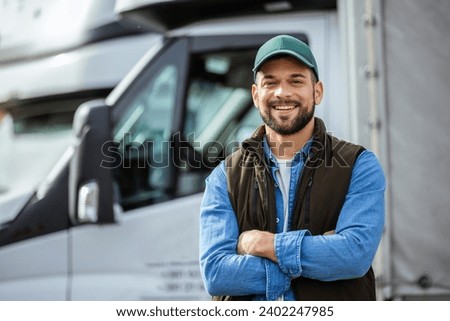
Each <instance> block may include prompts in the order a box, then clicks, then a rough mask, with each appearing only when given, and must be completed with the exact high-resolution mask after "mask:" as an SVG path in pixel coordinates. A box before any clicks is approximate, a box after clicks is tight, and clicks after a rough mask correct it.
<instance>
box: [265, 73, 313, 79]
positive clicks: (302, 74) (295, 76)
mask: <svg viewBox="0 0 450 321" xmlns="http://www.w3.org/2000/svg"><path fill="white" fill-rule="evenodd" d="M289 77H290V78H298V77H300V78H307V76H306V75H305V74H304V73H296V74H291V75H289ZM275 78H276V77H275V76H274V75H270V74H269V75H264V74H263V75H262V79H275Z"/></svg>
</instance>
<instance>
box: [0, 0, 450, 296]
mask: <svg viewBox="0 0 450 321" xmlns="http://www.w3.org/2000/svg"><path fill="white" fill-rule="evenodd" d="M449 30H450V1H448V0H436V1H432V2H430V1H426V0H397V1H387V0H364V1H358V0H348V1H345V0H338V1H331V0H320V1H308V0H303V1H293V0H289V1H276V0H275V1H271V0H267V1H256V0H242V1H223V0H214V1H202V0H197V1H195V0H172V1H152V0H134V1H133V0H117V1H114V0H96V1H91V0H58V1H56V0H0V299H3V300H27V299H35V300H45V299H53V300H89V299H97V300H113V299H115V300H126V299H132V300H159V299H164V300H178V299H182V300H200V299H209V296H208V295H207V294H206V292H205V291H204V289H203V285H202V281H201V278H200V275H199V270H198V258H197V256H198V241H197V238H198V217H197V216H198V209H199V204H200V201H201V192H202V190H203V187H204V185H203V180H204V179H205V177H206V176H207V175H208V174H209V172H210V170H211V169H212V168H213V167H214V166H215V165H216V164H217V163H218V162H219V161H220V160H222V159H223V158H224V157H225V156H226V155H228V154H229V153H230V151H231V148H232V147H233V146H235V144H234V143H238V142H240V141H242V139H243V138H245V137H246V136H248V135H249V134H250V133H251V132H252V130H253V129H254V128H255V127H256V126H257V125H259V123H260V118H259V115H258V113H257V111H256V109H255V108H253V107H252V102H251V96H250V86H251V83H252V74H251V68H252V63H253V61H252V59H253V57H254V54H255V52H256V50H257V48H258V47H259V45H260V44H262V43H263V42H264V41H265V40H266V39H268V38H269V37H271V36H273V35H276V34H279V33H289V34H293V35H295V36H297V37H299V38H301V39H302V40H304V41H306V42H308V43H309V44H310V46H311V48H312V50H313V52H314V54H315V55H316V58H317V61H318V65H319V74H320V77H321V80H323V81H324V84H325V99H324V102H323V103H322V104H321V105H320V106H318V108H317V115H318V116H319V117H321V118H323V119H324V120H325V122H326V124H327V129H328V130H329V131H330V132H332V133H333V134H334V135H336V136H338V137H340V138H343V139H347V140H350V141H353V142H356V143H359V144H362V145H364V146H365V147H367V148H368V149H371V150H373V151H374V152H375V153H376V154H377V156H378V157H379V159H380V161H381V163H382V166H383V168H384V171H385V174H386V178H387V184H388V185H387V191H386V228H385V232H384V235H383V240H382V244H381V245H380V249H379V251H378V253H377V257H376V260H375V262H374V269H375V272H376V275H377V281H378V283H377V286H378V289H377V290H378V293H377V295H378V298H379V299H380V300H409V299H413V300H419V299H420V300H422V299H425V300H439V299H444V300H448V299H450V247H449V245H450V233H448V231H449V230H450V214H449V208H450V198H449V197H448V195H449V191H450V171H449V170H448V168H447V166H448V159H449V156H450V155H449V151H450V140H449V139H448V135H449V133H450V129H449V125H448V124H449V123H450V109H449V108H448V106H447V105H448V101H450V38H449V35H448V31H449ZM104 99H106V100H104ZM93 100H95V101H96V103H95V104H92V103H88V104H84V105H83V106H85V108H84V109H83V111H81V109H80V108H79V106H80V105H82V104H83V103H86V102H92V101H93ZM95 106H97V107H98V108H97V110H104V111H103V114H101V115H103V116H94V112H91V111H92V110H94V109H95V108H93V107H95ZM102 107H105V108H103V109H102ZM77 109H78V110H79V112H78V113H77V114H78V117H77V116H75V112H76V111H77ZM89 133H90V134H89ZM127 135H128V136H127ZM95 137H97V138H98V140H101V139H103V138H104V140H102V141H101V142H96V144H97V145H95V143H94V142H95ZM125 137H126V138H125ZM128 140H129V141H128ZM105 141H112V142H115V143H117V145H112V147H111V149H108V152H109V153H106V154H105V153H104V151H105V150H104V149H103V147H104V145H103V143H104V142H105ZM163 142H165V143H167V146H165V147H163V145H161V144H162V143H163ZM212 142H214V144H212ZM149 143H150V144H149ZM92 146H95V147H92ZM114 146H115V147H114ZM117 146H120V147H117ZM148 146H150V147H148ZM168 146H170V148H169V147H168ZM147 147H148V148H149V149H150V150H148V148H147ZM114 148H115V149H114ZM100 152H102V153H100ZM149 154H151V155H152V157H155V155H156V156H157V157H156V159H153V158H152V159H150V160H149V158H148V157H149V156H148V155H149ZM113 156H117V157H118V159H117V157H116V158H114V157H113ZM105 159H106V160H108V161H110V163H111V164H113V165H111V167H110V168H109V170H108V168H106V169H105V168H104V167H102V166H99V164H100V161H102V160H105ZM111 159H113V161H111ZM117 160H118V163H119V166H117V163H116V161H117ZM97 161H98V162H97ZM141 162H143V163H141ZM102 164H103V163H102ZM114 164H115V165H114ZM141 164H144V166H141ZM111 169H112V170H111ZM162 240H164V242H163V241H162Z"/></svg>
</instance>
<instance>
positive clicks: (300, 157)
mask: <svg viewBox="0 0 450 321" xmlns="http://www.w3.org/2000/svg"><path fill="white" fill-rule="evenodd" d="M313 140H314V137H311V138H310V139H309V140H308V141H307V142H306V144H305V145H303V147H302V148H301V149H300V150H299V151H298V152H296V153H295V155H294V158H293V159H292V164H293V165H294V164H297V163H298V162H300V161H301V162H305V161H306V159H307V158H308V154H309V152H310V148H311V144H312V142H313ZM262 144H263V151H264V156H265V158H266V159H267V160H268V161H269V165H270V166H273V165H275V166H277V167H278V161H277V158H276V157H275V155H274V154H273V153H272V150H271V149H270V147H269V143H268V142H267V135H264V138H263V141H262Z"/></svg>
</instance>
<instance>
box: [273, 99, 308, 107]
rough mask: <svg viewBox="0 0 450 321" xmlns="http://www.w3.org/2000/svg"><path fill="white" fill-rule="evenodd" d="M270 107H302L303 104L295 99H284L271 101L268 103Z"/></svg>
mask: <svg viewBox="0 0 450 321" xmlns="http://www.w3.org/2000/svg"><path fill="white" fill-rule="evenodd" d="M268 105H269V107H275V106H278V105H298V106H300V107H301V106H302V103H301V102H300V101H298V100H295V99H282V100H271V101H269V102H268Z"/></svg>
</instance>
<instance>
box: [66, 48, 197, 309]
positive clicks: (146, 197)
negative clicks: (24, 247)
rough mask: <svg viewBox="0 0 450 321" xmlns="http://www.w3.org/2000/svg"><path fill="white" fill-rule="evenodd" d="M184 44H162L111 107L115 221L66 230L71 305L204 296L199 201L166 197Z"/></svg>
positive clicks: (182, 87) (171, 169) (170, 185)
mask: <svg viewBox="0 0 450 321" xmlns="http://www.w3.org/2000/svg"><path fill="white" fill-rule="evenodd" d="M187 61H188V39H174V40H171V41H168V42H166V44H165V45H164V46H163V48H162V49H161V50H160V51H159V52H158V53H157V54H156V55H155V56H154V58H153V59H152V60H151V62H150V63H149V65H148V66H147V67H146V68H145V70H144V71H143V72H142V74H141V75H139V76H138V77H137V79H136V80H135V82H134V83H133V84H132V85H131V86H130V87H129V88H128V89H127V92H126V93H125V94H124V95H122V97H121V98H120V99H119V101H118V102H117V103H116V105H115V106H113V107H114V113H113V122H114V126H113V133H112V135H113V139H114V141H115V142H117V144H118V145H117V146H118V149H117V154H115V155H116V156H117V157H119V163H120V166H117V167H116V168H114V169H112V170H113V171H114V173H115V174H114V176H115V182H116V186H115V189H116V191H117V193H116V194H117V195H116V200H117V204H116V205H115V208H116V223H115V224H109V225H84V226H78V227H77V228H75V229H72V230H71V231H70V233H71V242H72V249H73V252H72V262H73V266H72V273H71V299H73V300H78V299H83V300H86V299H87V300H91V299H102V300H105V299H106V300H119V299H120V300H124V299H125V300H128V299H130V300H175V299H180V300H188V299H194V300H198V299H202V298H205V297H206V293H205V291H204V289H203V285H202V282H201V279H200V275H199V272H198V263H197V256H198V249H197V239H196V235H198V231H197V228H198V224H197V223H196V216H197V212H198V207H199V204H200V198H201V196H200V195H198V196H196V197H193V198H192V199H186V200H185V199H178V200H175V201H171V202H167V201H168V200H172V199H174V195H175V183H174V182H175V175H176V168H175V166H174V162H176V161H175V154H176V153H174V148H173V142H174V140H175V139H174V137H175V136H176V134H177V132H178V128H179V126H180V124H179V123H177V120H178V121H179V116H178V114H179V113H180V111H182V110H183V108H182V105H183V98H184V96H183V93H184V92H185V86H186V77H187V72H188V63H187Z"/></svg>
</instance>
